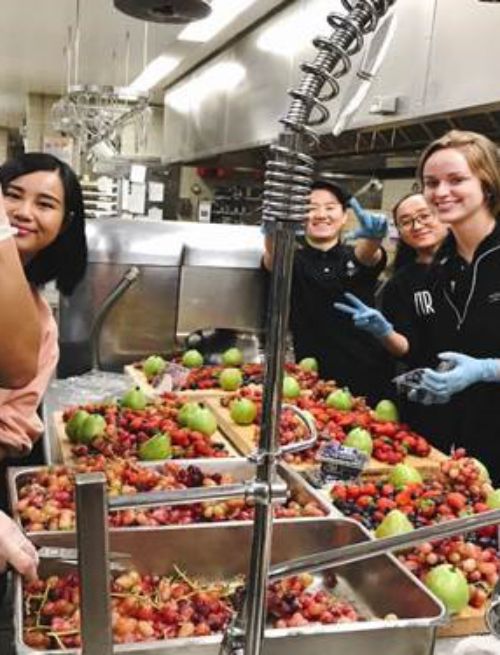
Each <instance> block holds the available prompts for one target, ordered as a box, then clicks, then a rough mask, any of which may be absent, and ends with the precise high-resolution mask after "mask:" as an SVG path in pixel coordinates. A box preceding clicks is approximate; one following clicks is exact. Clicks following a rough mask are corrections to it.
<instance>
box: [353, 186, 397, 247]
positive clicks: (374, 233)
mask: <svg viewBox="0 0 500 655" xmlns="http://www.w3.org/2000/svg"><path fill="white" fill-rule="evenodd" d="M349 206H350V207H351V208H352V209H353V211H354V213H355V214H356V218H357V219H358V221H359V228H358V229H357V230H354V232H352V233H351V234H350V235H349V236H350V238H352V239H371V240H377V241H378V240H382V239H383V238H384V237H385V235H386V234H387V227H388V226H387V218H386V217H385V216H384V215H383V214H375V213H373V212H369V211H366V209H363V207H362V206H361V205H360V204H359V202H358V201H357V200H356V198H354V196H353V197H352V198H351V199H350V200H349Z"/></svg>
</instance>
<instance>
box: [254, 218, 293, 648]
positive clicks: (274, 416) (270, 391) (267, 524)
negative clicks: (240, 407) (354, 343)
mask: <svg viewBox="0 0 500 655" xmlns="http://www.w3.org/2000/svg"><path fill="white" fill-rule="evenodd" d="M294 241H295V226H294V224H293V223H281V222H278V223H276V225H275V237H274V266H273V274H272V277H271V292H270V297H269V306H268V319H267V343H266V384H265V387H264V396H263V400H262V426H261V435H260V442H259V450H258V452H257V474H256V480H257V484H260V485H262V498H260V499H259V498H257V499H256V505H255V520H254V531H253V541H252V550H251V556H250V570H249V574H248V578H247V579H248V589H247V598H249V599H252V600H251V602H248V603H247V605H246V609H247V616H246V646H245V652H246V653H247V655H258V653H260V649H261V646H262V639H263V636H264V622H265V616H266V611H265V602H266V586H267V574H268V570H269V560H270V552H271V537H272V519H273V509H272V504H271V502H270V501H271V498H270V496H271V488H272V485H273V482H274V480H275V476H276V454H277V449H278V434H279V417H280V413H281V411H280V410H281V395H282V385H283V366H284V360H285V338H286V332H287V325H288V313H289V296H290V287H291V279H292V266H293V252H294Z"/></svg>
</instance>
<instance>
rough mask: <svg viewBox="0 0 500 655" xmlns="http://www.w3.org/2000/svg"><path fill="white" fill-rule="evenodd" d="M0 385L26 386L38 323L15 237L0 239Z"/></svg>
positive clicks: (37, 344)
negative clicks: (0, 280) (0, 278)
mask: <svg viewBox="0 0 500 655" xmlns="http://www.w3.org/2000/svg"><path fill="white" fill-rule="evenodd" d="M0 272H1V275H2V283H1V284H0V307H1V308H2V312H1V318H0V335H1V339H0V385H1V386H3V387H8V388H19V387H23V386H25V385H26V384H27V383H28V382H29V381H30V380H31V379H32V378H33V377H34V376H35V374H36V370H37V363H38V352H39V348H40V324H39V316H38V311H37V308H36V304H35V301H34V298H33V294H32V292H31V289H30V286H29V284H28V281H27V280H26V276H25V274H24V270H23V267H22V265H21V261H20V259H19V255H18V252H17V247H16V244H15V241H14V239H6V240H4V241H1V242H0Z"/></svg>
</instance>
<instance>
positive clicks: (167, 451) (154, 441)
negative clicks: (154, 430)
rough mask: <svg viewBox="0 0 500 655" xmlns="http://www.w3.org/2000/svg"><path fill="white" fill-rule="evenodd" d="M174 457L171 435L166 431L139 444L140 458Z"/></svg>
mask: <svg viewBox="0 0 500 655" xmlns="http://www.w3.org/2000/svg"><path fill="white" fill-rule="evenodd" d="M170 457H172V444H171V441H170V436H169V435H168V434H165V433H164V432H159V433H158V434H155V435H154V436H153V437H151V439H148V440H147V441H144V443H142V444H141V445H140V446H139V459H142V460H145V459H169V458H170Z"/></svg>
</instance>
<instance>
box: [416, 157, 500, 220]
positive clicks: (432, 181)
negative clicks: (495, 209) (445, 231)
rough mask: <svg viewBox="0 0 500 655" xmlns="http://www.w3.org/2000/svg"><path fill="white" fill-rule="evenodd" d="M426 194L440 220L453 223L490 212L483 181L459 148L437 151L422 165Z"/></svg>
mask: <svg viewBox="0 0 500 655" xmlns="http://www.w3.org/2000/svg"><path fill="white" fill-rule="evenodd" d="M423 184H424V195H425V198H426V200H427V202H428V203H429V205H430V206H431V207H432V208H433V209H435V211H436V212H437V215H438V217H439V219H440V220H441V221H442V222H443V223H447V224H449V225H451V226H454V225H458V224H461V223H464V222H465V221H467V220H469V219H471V218H474V217H475V216H478V215H479V214H480V213H483V212H489V209H488V206H487V203H486V198H485V195H484V191H483V186H482V184H481V180H480V179H479V177H477V175H475V174H474V173H473V172H472V171H471V169H470V166H469V164H468V162H467V159H466V157H465V155H464V154H463V153H462V152H461V151H460V150H459V149H456V148H444V149H442V150H437V151H436V152H434V153H433V154H432V155H431V156H430V157H429V158H428V159H427V161H426V162H425V165H424V168H423Z"/></svg>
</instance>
